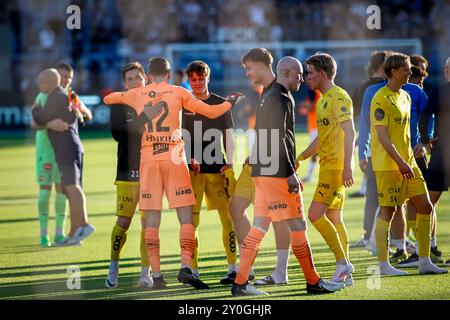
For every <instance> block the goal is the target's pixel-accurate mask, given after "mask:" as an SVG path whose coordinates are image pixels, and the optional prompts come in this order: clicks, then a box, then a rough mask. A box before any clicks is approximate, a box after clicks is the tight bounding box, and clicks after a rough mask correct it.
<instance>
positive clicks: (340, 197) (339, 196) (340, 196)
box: [333, 191, 344, 200]
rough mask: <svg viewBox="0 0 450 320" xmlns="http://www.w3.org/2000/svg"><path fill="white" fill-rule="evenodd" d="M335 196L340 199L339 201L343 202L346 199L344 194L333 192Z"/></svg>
mask: <svg viewBox="0 0 450 320" xmlns="http://www.w3.org/2000/svg"><path fill="white" fill-rule="evenodd" d="M333 196H335V197H336V198H338V199H339V200H342V199H343V198H344V196H343V195H342V193H339V192H336V191H335V192H333Z"/></svg>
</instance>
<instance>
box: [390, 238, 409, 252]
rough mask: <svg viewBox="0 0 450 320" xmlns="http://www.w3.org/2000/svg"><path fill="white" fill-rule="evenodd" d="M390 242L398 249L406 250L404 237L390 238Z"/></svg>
mask: <svg viewBox="0 0 450 320" xmlns="http://www.w3.org/2000/svg"><path fill="white" fill-rule="evenodd" d="M391 241H392V244H393V245H395V247H396V248H397V249H399V250H404V251H406V242H405V239H392V240H391Z"/></svg>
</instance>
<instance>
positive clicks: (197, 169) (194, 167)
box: [189, 158, 200, 175]
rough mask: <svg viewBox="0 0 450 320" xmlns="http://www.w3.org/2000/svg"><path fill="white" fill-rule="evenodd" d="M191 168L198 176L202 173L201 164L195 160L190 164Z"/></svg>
mask: <svg viewBox="0 0 450 320" xmlns="http://www.w3.org/2000/svg"><path fill="white" fill-rule="evenodd" d="M189 168H190V169H191V170H192V171H194V175H198V174H199V173H200V163H198V161H197V160H195V159H194V158H192V159H191V161H190V162H189Z"/></svg>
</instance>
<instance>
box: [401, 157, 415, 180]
mask: <svg viewBox="0 0 450 320" xmlns="http://www.w3.org/2000/svg"><path fill="white" fill-rule="evenodd" d="M398 170H400V173H401V174H402V176H403V177H404V178H405V179H412V178H414V171H413V170H412V168H411V166H410V165H409V164H407V163H406V162H405V161H403V162H402V163H400V164H399V165H398Z"/></svg>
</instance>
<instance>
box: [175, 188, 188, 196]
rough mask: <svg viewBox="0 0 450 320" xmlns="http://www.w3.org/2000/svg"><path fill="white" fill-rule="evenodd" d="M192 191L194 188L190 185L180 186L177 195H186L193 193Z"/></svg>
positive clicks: (176, 191)
mask: <svg viewBox="0 0 450 320" xmlns="http://www.w3.org/2000/svg"><path fill="white" fill-rule="evenodd" d="M191 193H192V189H191V188H190V187H189V186H184V187H180V188H177V189H176V190H175V195H177V196H184V195H186V194H191Z"/></svg>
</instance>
